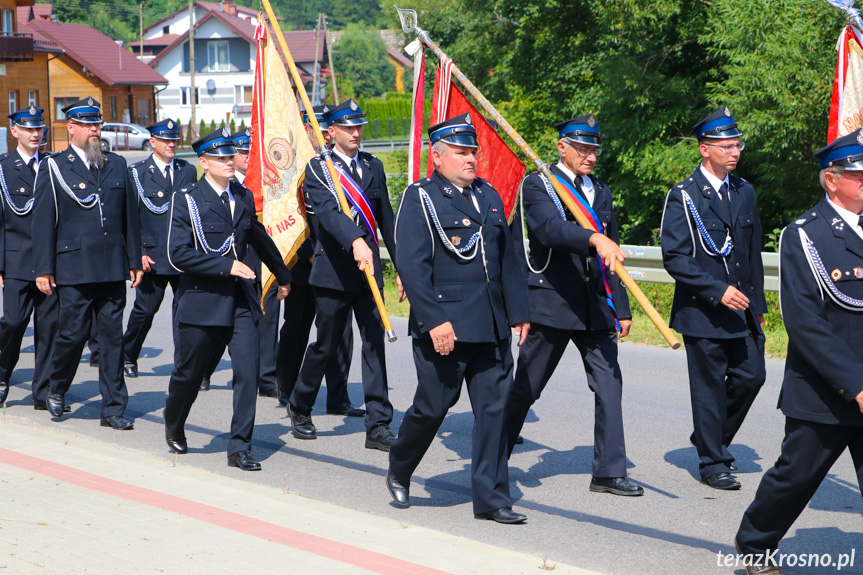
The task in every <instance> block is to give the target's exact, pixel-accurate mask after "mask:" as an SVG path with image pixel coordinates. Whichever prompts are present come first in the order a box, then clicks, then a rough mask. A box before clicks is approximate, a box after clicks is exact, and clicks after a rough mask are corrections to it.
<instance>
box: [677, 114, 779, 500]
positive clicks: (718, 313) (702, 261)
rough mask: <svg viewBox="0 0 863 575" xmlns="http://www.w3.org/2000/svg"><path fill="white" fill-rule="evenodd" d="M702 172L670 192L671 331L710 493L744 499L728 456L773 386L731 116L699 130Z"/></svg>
mask: <svg viewBox="0 0 863 575" xmlns="http://www.w3.org/2000/svg"><path fill="white" fill-rule="evenodd" d="M692 132H693V134H694V135H695V137H696V138H697V139H698V144H699V145H698V149H699V152H700V153H701V157H702V162H701V165H700V166H699V167H698V168H696V170H695V171H694V172H693V173H692V175H691V176H690V177H688V178H687V179H686V180H684V181H683V182H681V183H679V184H678V185H676V186H674V187H673V188H671V190H670V191H669V192H668V196H667V197H666V200H665V210H664V211H663V215H662V231H661V242H662V260H663V265H664V266H665V270H666V271H667V272H668V273H669V274H670V275H671V277H672V278H674V281H675V286H674V300H673V302H672V305H671V321H670V322H669V323H670V326H671V327H672V328H674V329H675V330H677V331H678V332H680V333H681V334H683V340H684V342H685V344H686V362H687V365H688V367H689V392H690V399H691V401H692V421H693V425H694V428H695V431H694V432H693V434H692V436H691V437H690V441H691V442H692V443H693V444H694V445H695V448H696V450H697V451H698V457H699V459H700V463H699V471H700V474H701V480H702V482H703V483H704V484H706V485H708V486H710V487H713V488H714V489H725V490H728V489H740V482H739V481H738V480H737V478H735V477H734V476H733V475H731V473H733V472H734V471H736V470H737V468H736V467H735V466H734V457H733V456H732V455H731V452H730V451H729V450H728V446H729V445H731V441H732V440H733V439H734V436H735V435H736V434H737V430H738V429H740V426H741V425H742V424H743V420H744V418H745V417H746V414H747V413H748V412H749V408H750V407H751V406H752V402H753V401H755V397H756V396H757V395H758V391H759V390H760V389H761V387H762V386H763V385H764V380H765V378H766V369H765V365H764V332H763V331H762V328H763V326H764V314H765V313H767V300H766V299H765V297H764V267H763V265H762V263H761V245H762V243H761V242H762V238H761V220H760V217H759V215H758V202H757V201H756V198H755V190H754V189H753V188H752V185H751V184H750V183H749V182H747V181H746V180H744V179H743V178H740V177H738V176H735V175H733V174H731V171H732V170H734V168H736V167H737V162H738V160H739V159H740V152H741V151H742V150H743V144H744V143H743V142H742V141H741V139H740V138H741V136H742V134H741V133H740V130H739V129H738V128H737V122H735V121H734V118H733V117H732V116H731V112H730V111H729V110H728V107H727V106H723V107H722V108H720V109H719V110H717V111H716V112H714V113H713V114H711V115H709V116H708V117H706V118H704V119H703V120H701V121H700V122H698V123H697V124H696V125H695V126H694V127H693V128H692Z"/></svg>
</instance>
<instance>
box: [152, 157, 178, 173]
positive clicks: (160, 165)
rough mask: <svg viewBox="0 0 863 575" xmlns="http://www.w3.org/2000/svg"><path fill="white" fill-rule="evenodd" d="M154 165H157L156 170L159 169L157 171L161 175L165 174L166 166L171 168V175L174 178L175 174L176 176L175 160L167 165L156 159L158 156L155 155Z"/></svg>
mask: <svg viewBox="0 0 863 575" xmlns="http://www.w3.org/2000/svg"><path fill="white" fill-rule="evenodd" d="M153 163H154V164H156V169H157V170H159V173H160V174H164V173H165V166H171V175H172V176H173V174H174V169H175V168H174V160H173V159H172V160H171V161H170V162H168V163H167V164H166V163H165V162H163V161H162V160H160V159H159V158H157V157H156V154H153Z"/></svg>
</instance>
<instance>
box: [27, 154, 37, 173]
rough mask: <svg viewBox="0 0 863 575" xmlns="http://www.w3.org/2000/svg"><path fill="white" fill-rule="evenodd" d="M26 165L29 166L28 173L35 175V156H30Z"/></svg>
mask: <svg viewBox="0 0 863 575" xmlns="http://www.w3.org/2000/svg"><path fill="white" fill-rule="evenodd" d="M27 167H28V168H30V173H31V174H33V175H34V176H35V175H36V156H33V157H32V158H30V161H29V162H27Z"/></svg>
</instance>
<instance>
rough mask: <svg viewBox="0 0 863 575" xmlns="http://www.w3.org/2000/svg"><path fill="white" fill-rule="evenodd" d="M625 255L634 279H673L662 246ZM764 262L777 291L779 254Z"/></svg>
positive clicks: (765, 255)
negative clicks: (664, 261) (663, 256)
mask: <svg viewBox="0 0 863 575" xmlns="http://www.w3.org/2000/svg"><path fill="white" fill-rule="evenodd" d="M620 247H621V249H622V250H623V253H624V254H625V255H626V262H625V263H624V266H626V271H628V272H629V275H630V277H632V279H634V280H636V281H641V282H654V283H663V284H671V283H674V280H673V279H672V278H671V276H670V275H668V272H666V271H665V268H664V267H662V248H660V247H655V246H630V245H626V244H624V245H622V246H620ZM381 258H382V259H387V260H388V259H390V254H389V252H388V251H387V249H386V248H385V247H383V242H381ZM761 261H762V262H763V263H764V289H765V291H779V254H777V253H773V252H762V253H761Z"/></svg>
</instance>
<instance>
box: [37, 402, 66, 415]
mask: <svg viewBox="0 0 863 575" xmlns="http://www.w3.org/2000/svg"><path fill="white" fill-rule="evenodd" d="M33 409H35V410H36V411H48V406H47V405H45V402H38V403H34V404H33ZM70 411H72V406H71V405H64V406H63V413H69V412H70Z"/></svg>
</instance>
